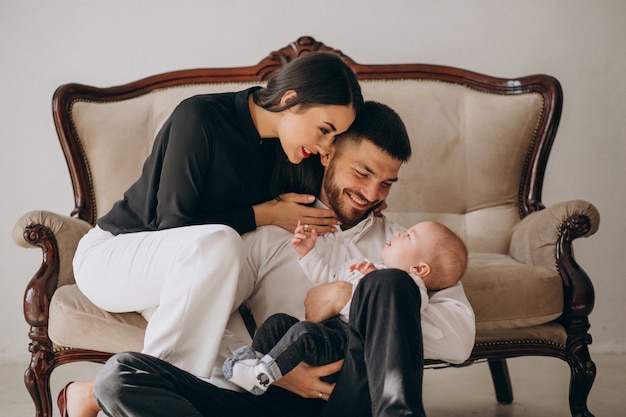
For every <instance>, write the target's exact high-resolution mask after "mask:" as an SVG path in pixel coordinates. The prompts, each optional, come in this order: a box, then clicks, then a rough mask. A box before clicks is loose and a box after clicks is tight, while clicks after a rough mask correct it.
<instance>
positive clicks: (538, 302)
mask: <svg viewBox="0 0 626 417" xmlns="http://www.w3.org/2000/svg"><path fill="white" fill-rule="evenodd" d="M530 277H532V278H530ZM462 282H463V285H464V287H465V292H466V293H467V297H468V298H469V300H470V303H471V304H472V307H473V308H474V311H475V313H476V328H477V331H478V335H479V336H480V334H481V332H486V331H497V330H498V329H514V328H522V327H530V326H535V325H540V324H544V323H548V322H550V321H552V320H554V319H555V318H557V317H559V316H560V315H561V312H562V306H563V290H562V284H561V278H560V277H559V275H558V273H557V272H556V270H555V269H551V268H545V267H538V266H530V265H526V264H522V263H520V262H517V261H516V260H514V259H513V258H511V257H510V256H508V255H499V254H482V253H473V254H470V258H469V263H468V268H467V271H466V273H465V275H464V277H463V281H462ZM146 324H147V323H146V321H145V320H144V318H143V317H142V316H141V315H140V314H137V313H123V314H113V313H108V312H106V311H103V310H101V309H99V308H98V307H96V306H95V305H94V304H93V303H92V302H91V301H89V300H88V299H87V297H85V296H84V295H83V294H82V293H81V292H80V290H79V289H78V287H77V286H76V285H65V286H63V287H61V288H59V289H58V290H57V291H56V292H55V294H54V296H53V297H52V302H51V304H50V323H49V326H50V328H49V335H50V339H52V341H53V342H54V343H55V344H57V345H59V346H67V347H74V348H86V349H93V350H100V351H104V352H113V353H115V352H120V351H124V350H137V351H138V350H141V348H142V346H143V336H144V332H145V327H146Z"/></svg>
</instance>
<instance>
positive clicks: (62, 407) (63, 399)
mask: <svg viewBox="0 0 626 417" xmlns="http://www.w3.org/2000/svg"><path fill="white" fill-rule="evenodd" d="M73 383H74V381H72V382H68V383H67V385H66V386H65V387H63V389H62V390H61V392H59V396H58V397H57V406H58V407H59V411H60V412H61V417H69V415H68V414H67V388H68V387H69V386H70V385H71V384H73Z"/></svg>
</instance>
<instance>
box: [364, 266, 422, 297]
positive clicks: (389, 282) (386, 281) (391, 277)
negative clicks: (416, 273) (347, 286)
mask: <svg viewBox="0 0 626 417" xmlns="http://www.w3.org/2000/svg"><path fill="white" fill-rule="evenodd" d="M414 287H415V283H414V282H413V279H412V278H411V277H410V276H409V274H407V273H406V272H404V271H402V270H400V269H393V268H390V269H379V270H377V271H373V272H370V273H369V274H367V275H365V276H364V277H363V278H362V279H361V282H360V283H359V285H358V287H357V291H358V290H359V288H360V291H365V292H371V291H376V292H380V291H384V292H387V291H393V292H396V291H400V292H402V291H407V289H410V288H414Z"/></svg>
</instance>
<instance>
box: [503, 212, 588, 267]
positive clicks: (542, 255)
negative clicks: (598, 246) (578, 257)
mask: <svg viewBox="0 0 626 417" xmlns="http://www.w3.org/2000/svg"><path fill="white" fill-rule="evenodd" d="M599 224H600V214H599V213H598V210H597V209H596V207H595V206H594V205H593V204H591V203H588V202H586V201H582V200H572V201H564V202H561V203H557V204H554V205H552V206H550V207H547V208H545V209H543V210H539V211H536V212H534V213H531V214H529V215H528V216H526V217H525V218H523V219H522V220H521V221H520V222H519V223H518V224H517V225H516V226H515V227H514V228H513V236H512V237H511V245H510V247H509V254H510V255H511V256H512V257H513V258H514V259H516V260H518V261H519V262H522V263H525V264H529V265H542V266H548V267H554V268H556V265H557V255H558V253H557V250H558V249H557V248H558V246H559V242H560V241H561V240H562V239H563V237H564V233H566V232H567V233H566V234H567V236H565V237H566V239H567V240H568V241H570V242H571V240H573V239H575V238H578V237H588V236H591V235H593V234H594V233H595V232H596V231H597V230H598V226H599Z"/></svg>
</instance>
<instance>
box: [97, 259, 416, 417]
mask: <svg viewBox="0 0 626 417" xmlns="http://www.w3.org/2000/svg"><path fill="white" fill-rule="evenodd" d="M419 310H420V295H419V289H418V288H417V286H416V285H415V284H414V283H413V280H412V279H411V278H410V277H409V276H408V275H407V274H406V273H404V272H402V271H399V270H394V269H387V270H380V271H375V272H372V273H371V274H368V275H367V276H366V277H364V278H363V279H362V280H361V283H360V284H359V286H358V287H357V289H356V291H355V294H354V298H353V300H352V307H351V311H350V323H349V332H348V345H347V350H346V355H345V362H344V366H343V368H342V370H341V372H340V374H339V379H338V381H337V385H336V386H335V389H334V391H333V394H332V395H331V397H330V399H329V400H328V402H324V401H322V400H311V399H304V398H301V397H299V396H297V395H294V394H292V393H290V392H287V391H285V390H282V389H280V388H276V387H270V389H268V391H267V392H266V393H265V394H264V395H260V396H256V395H252V394H249V393H247V392H244V393H240V392H234V391H229V390H224V389H220V388H217V387H215V386H212V385H211V384H209V383H206V382H204V381H202V380H200V379H198V378H196V377H194V376H193V375H191V374H189V373H187V372H185V371H182V370H180V369H178V368H176V367H174V366H172V365H170V364H168V363H166V362H164V361H161V360H159V359H156V358H152V357H150V356H147V355H144V354H140V353H121V354H117V355H115V356H113V357H112V358H111V359H110V360H109V361H108V362H107V363H106V365H105V366H104V368H103V369H102V371H101V372H100V374H99V375H98V377H97V379H96V384H95V388H94V393H95V396H96V399H97V400H98V403H99V404H100V406H101V407H102V409H103V410H104V412H105V413H106V414H108V415H110V416H115V417H126V416H128V417H131V416H132V417H139V416H145V417H148V416H149V417H159V416H168V417H169V416H174V415H180V416H204V417H252V416H255V417H261V416H266V417H282V416H285V417H293V416H301V417H309V416H311V417H313V416H323V417H346V416H359V417H363V416H365V417H368V416H376V417H382V416H424V415H425V413H424V409H423V405H422V374H423V363H424V359H423V357H424V355H423V348H422V332H421V325H420V315H419Z"/></svg>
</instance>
